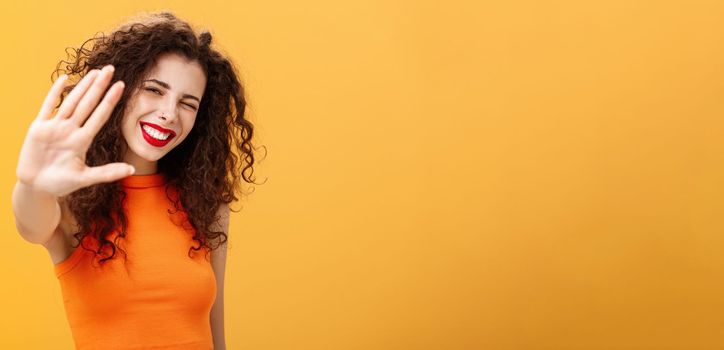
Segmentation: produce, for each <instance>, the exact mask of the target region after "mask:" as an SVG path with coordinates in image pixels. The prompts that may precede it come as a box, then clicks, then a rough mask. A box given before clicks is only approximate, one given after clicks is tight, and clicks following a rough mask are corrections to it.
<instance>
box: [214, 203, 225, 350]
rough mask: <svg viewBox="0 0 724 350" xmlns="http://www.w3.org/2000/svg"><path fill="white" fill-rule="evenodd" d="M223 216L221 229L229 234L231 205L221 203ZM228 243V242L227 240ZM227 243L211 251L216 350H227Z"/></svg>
mask: <svg viewBox="0 0 724 350" xmlns="http://www.w3.org/2000/svg"><path fill="white" fill-rule="evenodd" d="M219 215H220V216H221V220H220V225H221V228H220V230H222V231H224V233H226V234H227V236H228V234H229V206H228V205H227V204H223V203H222V204H221V206H220V207H219ZM227 243H228V242H227ZM227 243H224V244H223V245H221V246H219V248H217V249H214V250H212V251H211V267H212V268H213V269H214V275H215V276H216V301H215V302H214V306H213V307H212V308H211V334H212V335H213V337H214V350H226V339H225V336H224V272H225V270H226V248H227Z"/></svg>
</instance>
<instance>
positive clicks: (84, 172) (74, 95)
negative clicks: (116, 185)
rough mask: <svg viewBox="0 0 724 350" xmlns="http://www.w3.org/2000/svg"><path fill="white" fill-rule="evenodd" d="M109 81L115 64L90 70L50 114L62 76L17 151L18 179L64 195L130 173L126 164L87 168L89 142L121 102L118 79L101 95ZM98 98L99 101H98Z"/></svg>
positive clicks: (60, 85) (32, 185)
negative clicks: (18, 153)
mask: <svg viewBox="0 0 724 350" xmlns="http://www.w3.org/2000/svg"><path fill="white" fill-rule="evenodd" d="M112 77H113V66H110V65H109V66H105V67H103V69H101V70H98V69H94V70H91V71H90V72H88V73H87V74H86V75H85V77H83V79H81V80H80V82H78V84H77V85H76V86H75V87H74V88H73V90H72V91H71V92H70V93H69V94H68V96H67V97H66V98H65V99H64V100H63V103H62V104H61V105H60V107H59V108H58V111H57V113H55V115H53V110H54V104H55V103H56V101H57V99H58V98H59V97H60V95H61V93H62V91H63V88H64V86H65V82H66V80H67V76H66V75H62V76H60V77H59V78H58V79H57V80H56V81H55V83H54V84H53V86H52V87H51V88H50V91H49V92H48V95H47V96H46V97H45V101H44V102H43V105H42V107H41V108H40V112H39V113H38V116H37V117H36V118H35V119H34V120H33V122H32V123H31V124H30V128H29V129H28V133H27V135H26V136H25V141H24V142H23V146H22V148H21V150H20V159H19V161H18V167H17V170H16V175H17V177H18V180H19V181H20V182H22V183H24V184H25V185H28V186H30V187H32V188H33V189H34V190H36V191H42V192H46V193H49V194H52V195H55V196H56V197H62V196H65V195H67V194H69V193H72V192H74V191H76V190H78V189H80V188H83V187H87V186H91V185H94V184H97V183H103V182H113V181H117V180H119V179H122V178H124V177H127V176H129V175H132V174H133V172H134V169H133V167H132V166H131V165H130V164H127V163H122V162H119V163H111V164H106V165H102V166H96V167H88V166H87V165H86V163H85V155H86V152H87V151H88V147H90V144H91V142H92V141H93V138H94V137H95V136H96V134H97V133H98V132H99V131H100V129H101V127H102V126H103V125H104V124H105V123H106V122H107V121H108V118H109V117H110V115H111V113H112V112H113V108H114V107H115V106H116V104H117V103H118V101H119V100H120V97H121V94H122V93H123V89H124V83H123V82H122V81H118V82H116V83H115V84H113V85H112V86H111V87H110V88H109V89H108V91H107V92H106V93H105V95H103V93H104V92H105V91H106V88H107V87H108V84H109V83H110V81H111V78H112ZM101 97H103V100H102V101H100V103H99V100H100V99H101Z"/></svg>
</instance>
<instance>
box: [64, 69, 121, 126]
mask: <svg viewBox="0 0 724 350" xmlns="http://www.w3.org/2000/svg"><path fill="white" fill-rule="evenodd" d="M113 70H114V69H113V66H110V65H108V66H105V67H103V69H102V70H101V71H100V73H99V74H98V76H97V77H96V79H95V80H94V81H93V85H91V86H90V88H89V89H88V91H87V92H86V93H85V95H83V98H81V100H80V102H79V103H78V106H77V107H76V108H75V110H74V111H73V115H72V116H71V117H70V119H71V120H72V121H74V122H75V123H76V124H77V125H78V126H81V125H82V124H83V122H84V121H85V119H86V118H88V115H90V113H91V111H93V109H94V108H96V106H97V105H98V101H99V100H100V99H101V96H103V92H105V91H106V88H107V87H108V83H109V82H110V81H111V78H112V77H113Z"/></svg>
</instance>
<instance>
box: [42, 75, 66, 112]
mask: <svg viewBox="0 0 724 350" xmlns="http://www.w3.org/2000/svg"><path fill="white" fill-rule="evenodd" d="M67 80H68V75H67V74H63V75H61V76H59V77H58V79H56V80H55V83H53V86H51V87H50V91H48V94H47V95H46V96H45V100H44V101H43V105H42V106H40V111H39V112H38V116H37V119H38V120H46V119H49V118H50V116H51V113H52V112H53V109H54V108H55V101H57V100H58V97H60V94H61V93H62V92H63V88H64V87H65V82H66V81H67Z"/></svg>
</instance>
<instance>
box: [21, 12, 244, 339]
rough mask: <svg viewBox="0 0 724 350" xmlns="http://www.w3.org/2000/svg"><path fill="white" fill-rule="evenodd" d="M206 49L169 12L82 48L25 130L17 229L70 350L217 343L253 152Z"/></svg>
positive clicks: (204, 40) (229, 76)
mask: <svg viewBox="0 0 724 350" xmlns="http://www.w3.org/2000/svg"><path fill="white" fill-rule="evenodd" d="M89 44H92V45H91V46H90V47H86V46H87V45H89ZM210 44H211V35H210V34H209V33H208V32H202V33H200V34H197V33H196V32H195V31H194V30H193V29H192V28H191V27H190V26H189V24H187V23H186V22H184V21H182V20H180V19H178V18H176V17H175V16H174V15H173V14H171V13H168V12H163V13H157V14H152V15H149V16H147V17H146V18H143V19H141V20H138V21H134V22H131V23H128V24H126V25H123V26H121V27H120V28H118V29H117V30H115V31H113V32H112V33H111V34H109V35H107V36H106V35H100V36H97V37H95V38H93V39H90V40H89V41H87V42H86V43H84V44H83V45H82V46H81V47H80V48H78V49H76V50H74V54H73V55H71V57H70V59H69V60H68V61H61V63H60V64H59V65H58V68H57V69H56V71H55V74H58V75H60V76H59V77H58V78H57V79H56V81H55V83H54V84H53V86H52V87H51V89H50V91H49V93H48V95H47V97H46V99H45V101H44V102H43V105H42V107H41V109H40V112H39V114H38V116H37V117H36V118H35V120H34V121H33V122H32V124H31V126H30V128H29V130H28V133H27V136H26V138H25V141H24V143H23V146H22V149H21V152H20V159H19V161H18V167H17V171H16V172H17V177H18V181H17V183H16V186H15V189H14V191H13V210H14V213H15V218H16V226H17V228H18V231H19V232H20V234H21V236H22V237H24V238H25V239H26V240H28V241H29V242H32V243H37V244H41V245H43V246H44V247H45V248H46V249H47V250H48V252H49V254H50V256H51V260H52V261H53V263H54V264H55V272H56V276H57V277H58V280H59V282H60V285H61V290H62V292H63V301H64V306H65V310H66V314H67V318H68V321H69V324H70V327H71V330H72V334H73V338H74V341H75V344H76V347H77V348H78V349H86V348H87V349H95V348H101V347H103V348H113V349H137V348H154V349H162V348H163V349H165V348H168V349H171V348H172V349H209V348H212V347H213V348H215V349H224V348H225V342H224V309H223V307H224V306H223V305H224V304H223V290H224V269H225V262H226V241H227V238H228V224H229V211H230V209H229V203H231V202H232V201H234V200H238V198H237V197H236V195H235V193H237V192H240V188H241V181H240V180H241V179H243V180H244V181H246V182H248V183H254V180H253V177H252V174H253V168H252V165H253V164H254V152H253V151H254V150H255V148H254V147H252V144H251V138H252V134H253V132H252V131H253V127H252V124H251V123H250V122H249V121H248V120H247V119H245V118H244V111H245V106H246V101H245V98H244V89H243V87H242V85H241V84H240V82H239V78H238V76H237V73H236V72H235V70H234V68H233V64H232V63H231V62H230V60H229V59H228V58H226V57H224V56H223V55H222V54H220V53H219V52H218V51H217V50H215V49H213V48H212V47H211V46H210ZM61 73H64V74H62V75H61ZM69 77H78V78H80V79H79V80H78V81H77V83H76V84H71V85H69V86H66V81H67V80H68V78H69ZM59 98H60V103H58V104H57V105H56V101H57V100H58V99H59ZM119 253H120V254H119Z"/></svg>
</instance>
